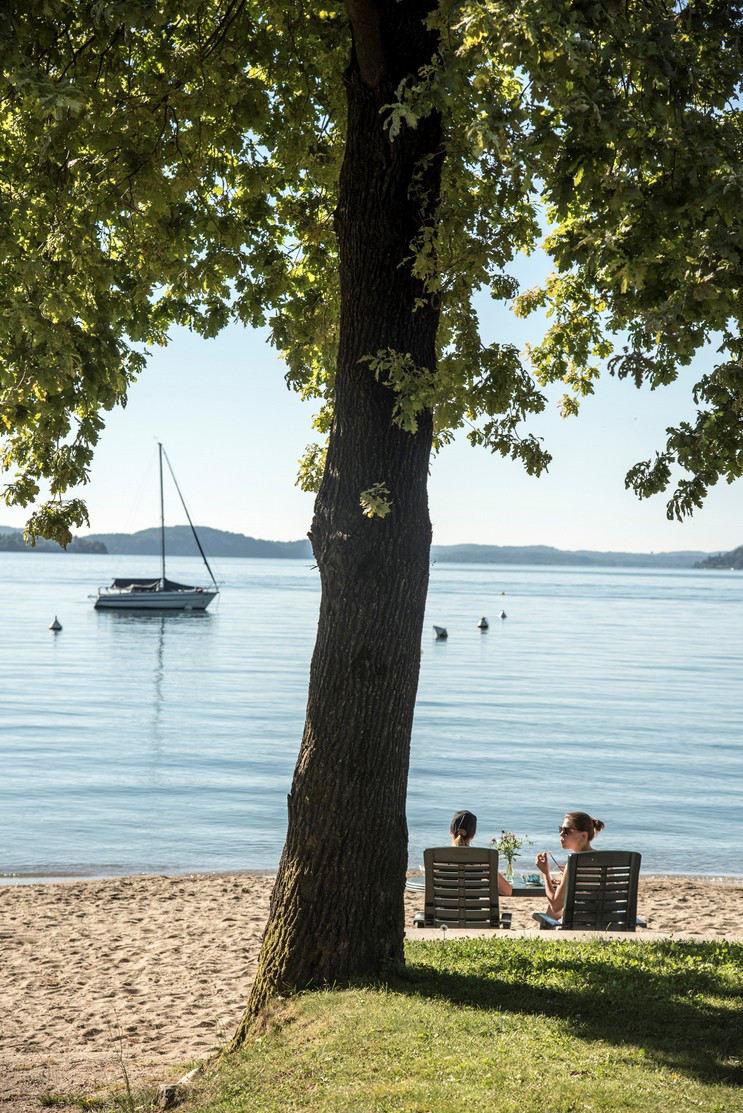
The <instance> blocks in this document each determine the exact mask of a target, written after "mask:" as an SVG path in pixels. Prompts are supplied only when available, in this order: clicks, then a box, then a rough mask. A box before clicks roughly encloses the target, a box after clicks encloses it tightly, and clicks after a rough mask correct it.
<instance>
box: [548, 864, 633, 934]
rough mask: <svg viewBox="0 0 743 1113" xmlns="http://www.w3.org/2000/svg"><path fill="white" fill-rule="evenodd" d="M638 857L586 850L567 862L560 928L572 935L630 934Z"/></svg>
mask: <svg viewBox="0 0 743 1113" xmlns="http://www.w3.org/2000/svg"><path fill="white" fill-rule="evenodd" d="M640 860H641V855H640V854H638V853H637V852H636V851H633V850H586V851H583V852H582V853H578V854H572V855H571V856H570V858H569V860H568V882H567V890H566V893H565V906H564V910H563V914H562V926H563V928H565V929H566V930H572V931H634V930H635V926H636V925H635V921H636V919H637V882H638V880H639V877H640Z"/></svg>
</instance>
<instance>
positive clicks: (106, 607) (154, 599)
mask: <svg viewBox="0 0 743 1113" xmlns="http://www.w3.org/2000/svg"><path fill="white" fill-rule="evenodd" d="M216 594H217V593H216V591H102V592H101V593H100V594H99V595H98V597H97V598H96V601H95V603H94V606H95V609H96V610H97V611H205V610H206V608H207V607H208V606H209V604H210V603H211V601H212V599H213V598H214V597H215V595H216Z"/></svg>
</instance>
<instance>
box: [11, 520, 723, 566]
mask: <svg viewBox="0 0 743 1113" xmlns="http://www.w3.org/2000/svg"><path fill="white" fill-rule="evenodd" d="M196 528H197V530H198V534H199V538H200V540H201V543H202V545H203V547H204V549H205V551H206V553H207V555H208V556H209V557H214V558H222V557H242V558H248V559H269V560H271V559H290V560H307V561H312V562H314V556H313V553H312V548H311V546H310V543H309V541H308V540H307V539H305V538H303V539H300V540H297V541H269V540H265V539H263V538H257V537H250V536H249V535H247V534H242V533H232V532H230V531H228V530H219V529H213V528H211V527H210V526H197V527H196ZM165 548H166V552H167V554H168V556H171V557H174V556H186V557H197V556H198V555H199V553H198V550H197V548H196V545H195V542H194V538H193V534H192V533H191V530H190V528H189V527H188V526H185V525H179V526H166V528H165ZM6 551H10V552H57V553H61V552H63V551H64V550H62V549H60V548H59V547H58V546H57V545H56V544H54V543H53V542H48V541H46V542H45V541H41V540H40V541H39V544H38V545H37V548H36V549H33V548H30V547H27V546H25V545H24V543H23V540H22V536H21V534H20V531H18V530H12V529H11V528H10V527H2V526H0V552H6ZM66 551H67V552H70V553H72V552H74V553H81V554H86V555H91V554H92V553H100V554H103V553H107V554H108V555H110V556H119V555H121V556H152V557H157V556H159V554H160V528H159V527H153V528H150V529H144V530H138V531H137V532H136V533H90V534H86V535H85V536H84V537H76V538H74V540H73V542H72V544H71V546H70V547H69V548H68V549H67V550H66ZM735 554H736V551H735V550H733V551H732V552H731V553H730V554H719V553H716V554H713V553H709V552H703V551H701V550H696V549H694V550H678V551H668V552H658V553H654V552H651V553H634V552H623V551H612V550H594V549H558V548H555V547H554V546H551V545H479V544H460V545H433V546H432V547H431V561H432V563H434V564H436V563H446V564H450V563H451V564H497V565H498V564H499V565H509V564H530V565H539V566H542V567H560V566H562V567H568V566H569V567H573V568H576V567H585V568H688V569H691V568H694V567H695V566H697V565H699V564H700V563H704V565H705V567H713V566H714V567H718V568H722V569H725V568H728V567H730V566H731V565H734V564H735V560H734V559H733V558H734V556H735Z"/></svg>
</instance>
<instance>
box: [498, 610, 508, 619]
mask: <svg viewBox="0 0 743 1113" xmlns="http://www.w3.org/2000/svg"><path fill="white" fill-rule="evenodd" d="M500 617H501V618H508V615H507V614H506V612H505V611H501V613H500Z"/></svg>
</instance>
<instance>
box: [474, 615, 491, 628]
mask: <svg viewBox="0 0 743 1113" xmlns="http://www.w3.org/2000/svg"><path fill="white" fill-rule="evenodd" d="M477 629H478V630H489V629H490V623H489V622H488V620H487V618H486V617H485V615H483V616H482V618H481V619H480V621H479V622H478V624H477Z"/></svg>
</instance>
